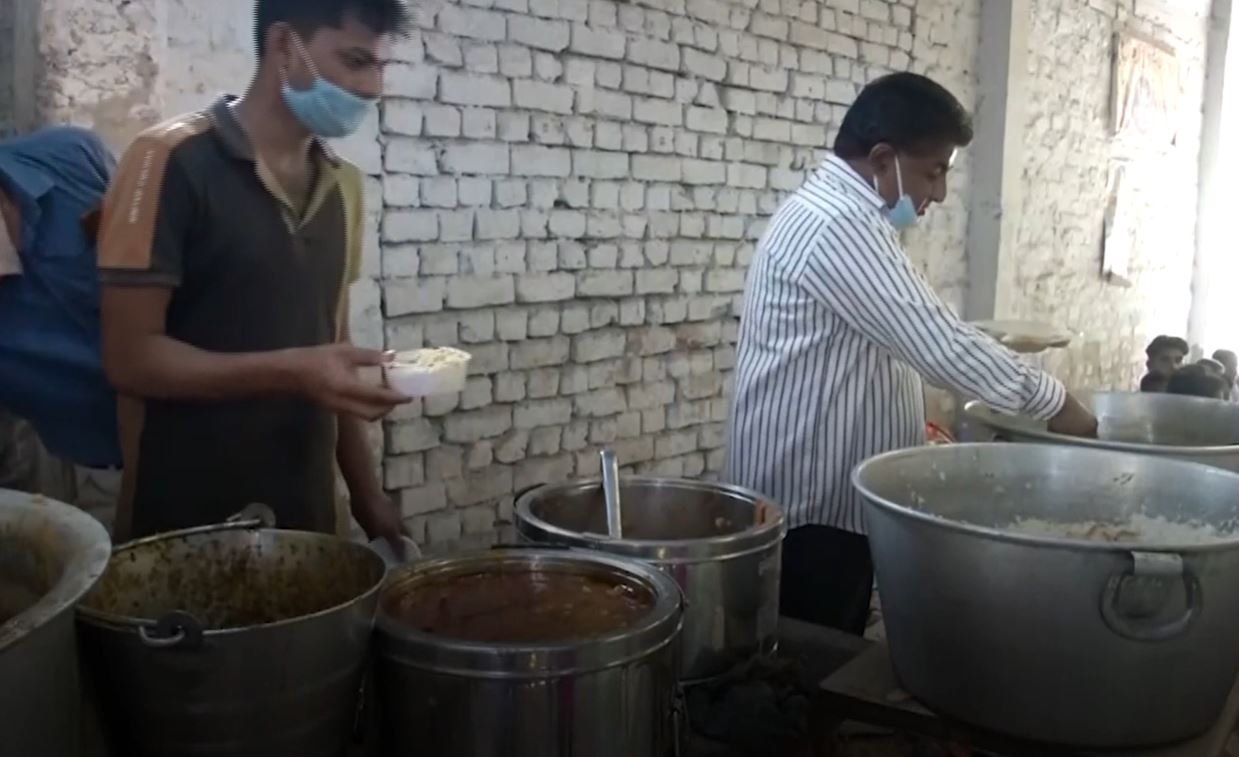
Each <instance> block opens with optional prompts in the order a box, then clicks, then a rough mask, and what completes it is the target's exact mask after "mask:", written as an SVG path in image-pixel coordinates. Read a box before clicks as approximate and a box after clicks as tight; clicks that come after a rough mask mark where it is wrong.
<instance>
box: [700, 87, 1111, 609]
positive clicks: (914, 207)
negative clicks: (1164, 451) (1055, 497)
mask: <svg viewBox="0 0 1239 757" xmlns="http://www.w3.org/2000/svg"><path fill="white" fill-rule="evenodd" d="M971 140H972V126H971V122H970V118H969V116H968V114H967V112H966V111H965V110H964V108H963V106H961V105H960V104H959V102H958V101H957V100H956V99H955V98H954V97H953V96H952V95H951V93H949V92H947V91H946V90H945V89H943V88H942V87H941V86H939V85H938V84H936V83H935V82H933V81H931V80H930V79H927V78H925V77H923V76H919V75H917V74H912V73H897V74H891V75H889V76H885V77H882V78H880V79H877V80H875V81H873V82H872V83H870V84H869V85H868V86H866V87H865V88H864V90H863V91H862V92H861V94H860V96H859V97H858V98H857V99H856V101H855V102H854V103H853V104H852V106H851V107H850V108H849V109H848V112H847V114H846V115H845V116H844V119H843V123H842V124H841V126H840V129H839V134H838V137H837V139H836V140H835V144H834V154H833V155H830V156H829V157H827V158H826V159H825V160H824V161H822V163H821V164H820V165H819V166H818V167H817V169H816V170H815V171H813V172H812V173H811V174H810V175H809V177H808V178H807V179H806V180H805V182H804V184H803V185H801V187H800V189H799V190H797V191H796V192H795V193H793V194H792V195H791V196H790V197H789V198H788V199H786V200H785V201H784V202H783V204H782V205H781V206H780V207H779V209H778V211H777V212H776V213H775V215H774V217H773V218H772V219H771V222H770V224H769V226H768V227H767V229H766V231H765V234H764V235H763V236H762V239H761V241H760V243H759V244H758V249H757V254H756V257H755V259H754V261H753V264H752V267H751V269H750V272H749V278H748V284H747V288H746V293H745V296H744V312H743V315H742V317H741V320H740V340H739V348H738V354H737V360H738V363H737V366H736V371H735V387H734V392H733V399H732V404H731V410H730V416H729V420H728V431H727V459H726V468H725V473H724V478H725V480H727V481H728V482H731V483H735V484H739V485H741V486H745V487H748V488H750V489H754V490H756V491H758V492H761V493H762V494H763V495H765V496H767V497H769V498H770V499H771V500H772V501H774V502H777V503H779V504H780V505H781V506H783V508H784V509H785V511H786V513H787V517H788V524H789V525H790V526H791V530H790V531H789V532H788V534H787V538H786V541H785V542H784V545H783V564H782V574H781V587H782V588H781V596H780V607H781V609H782V610H783V613H784V614H785V615H789V616H791V617H794V618H798V619H800V620H805V621H809V622H812V623H817V624H820V625H826V626H832V627H835V628H839V629H842V630H845V631H849V632H852V633H860V632H862V631H863V629H864V625H865V620H866V618H867V616H868V612H869V604H870V593H871V589H872V587H873V566H872V563H871V562H870V558H869V546H868V540H867V539H866V537H865V521H864V516H863V513H862V509H861V501H860V496H859V494H858V493H857V491H856V490H855V488H854V487H853V486H852V485H851V481H850V476H851V473H852V470H853V469H854V468H855V467H856V465H857V464H858V463H860V462H861V461H862V460H864V459H865V458H868V457H871V456H873V455H876V454H879V453H881V452H887V451H889V450H894V449H899V448H903V447H912V446H916V445H919V444H923V443H924V441H925V407H924V387H923V385H922V377H924V380H927V381H930V382H932V383H934V384H936V385H938V386H941V387H944V388H948V389H951V390H954V391H956V392H959V393H960V394H963V395H965V396H969V397H976V398H979V399H981V400H984V401H985V402H986V403H988V404H989V405H991V406H993V407H995V408H997V409H998V410H1001V411H1002V412H1006V413H1013V414H1015V413H1018V414H1024V415H1028V416H1032V417H1034V418H1038V419H1041V420H1048V421H1049V422H1050V427H1051V428H1052V429H1054V430H1055V431H1058V432H1060V433H1067V434H1078V435H1082V436H1085V435H1091V434H1095V433H1096V429H1097V421H1096V419H1095V418H1094V417H1093V416H1092V415H1091V414H1090V413H1089V412H1088V411H1087V410H1086V409H1085V408H1084V407H1083V406H1082V405H1081V404H1080V403H1079V402H1078V401H1076V400H1075V399H1074V398H1072V397H1071V396H1070V395H1069V394H1068V393H1067V391H1066V390H1065V389H1064V388H1063V385H1062V384H1061V383H1060V382H1058V381H1057V380H1055V379H1054V378H1053V377H1051V376H1050V375H1048V374H1046V373H1045V372H1043V371H1041V370H1039V369H1037V368H1035V367H1033V366H1031V365H1029V364H1027V363H1025V362H1023V361H1021V360H1020V359H1019V357H1017V356H1016V355H1015V354H1014V353H1012V352H1011V351H1010V350H1007V349H1006V348H1004V347H1003V346H1001V345H1000V344H998V343H997V342H995V341H994V340H993V339H991V338H989V337H987V336H985V335H984V334H982V333H981V332H980V331H978V330H977V329H975V328H973V327H972V326H970V325H969V324H967V323H965V322H964V321H962V320H960V319H959V318H958V317H957V316H956V315H955V314H954V313H953V312H951V309H950V308H949V307H947V306H946V305H945V304H944V303H943V302H942V300H941V299H939V298H938V296H937V295H936V294H935V293H934V291H933V289H932V288H931V287H930V286H929V284H928V283H927V282H926V281H925V279H924V277H923V276H922V275H921V274H920V272H919V271H918V270H917V267H916V265H914V264H913V263H912V261H911V260H910V259H909V258H908V256H907V254H906V253H905V252H904V250H903V246H902V245H901V243H900V239H899V232H900V231H902V230H904V229H906V228H908V227H910V226H913V225H914V224H916V222H917V220H918V218H919V217H920V216H921V215H922V214H924V213H925V211H926V210H927V209H928V208H929V206H930V205H931V204H933V203H935V202H942V201H943V200H944V199H945V197H946V189H947V175H948V172H949V171H950V168H951V163H952V160H953V158H954V156H955V152H956V150H957V149H958V148H960V147H964V146H966V145H967V144H968V143H969V142H970V141H971Z"/></svg>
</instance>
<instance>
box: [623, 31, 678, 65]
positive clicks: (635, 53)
mask: <svg viewBox="0 0 1239 757" xmlns="http://www.w3.org/2000/svg"><path fill="white" fill-rule="evenodd" d="M627 57H628V60H630V61H632V62H633V63H640V64H641V65H644V66H649V67H650V68H658V69H662V70H664V71H678V70H679V69H680V48H679V46H677V45H675V44H673V43H669V42H660V41H658V40H654V39H650V38H649V37H635V38H633V39H632V40H631V41H630V42H629V43H628V54H627Z"/></svg>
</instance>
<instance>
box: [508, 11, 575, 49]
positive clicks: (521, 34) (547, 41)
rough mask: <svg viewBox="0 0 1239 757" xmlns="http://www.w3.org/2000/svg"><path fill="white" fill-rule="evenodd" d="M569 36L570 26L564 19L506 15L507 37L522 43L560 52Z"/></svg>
mask: <svg viewBox="0 0 1239 757" xmlns="http://www.w3.org/2000/svg"><path fill="white" fill-rule="evenodd" d="M570 36H571V27H570V26H569V25H568V22H566V21H550V20H547V19H542V18H533V17H530V16H509V17H508V37H509V38H510V39H511V40H512V41H513V42H519V43H520V44H522V45H527V46H529V47H533V48H537V49H539V50H550V51H552V52H561V51H563V50H565V49H567V47H568V42H569V38H570Z"/></svg>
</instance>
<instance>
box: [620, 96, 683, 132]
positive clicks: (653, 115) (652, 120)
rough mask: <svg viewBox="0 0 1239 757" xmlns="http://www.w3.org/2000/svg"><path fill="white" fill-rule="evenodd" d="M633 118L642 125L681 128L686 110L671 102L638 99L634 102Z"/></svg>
mask: <svg viewBox="0 0 1239 757" xmlns="http://www.w3.org/2000/svg"><path fill="white" fill-rule="evenodd" d="M632 118H633V120H634V121H640V122H642V123H649V124H663V125H666V126H679V125H680V124H681V123H683V120H684V108H683V106H681V105H680V104H679V103H676V102H671V101H669V100H659V99H654V98H649V97H638V98H636V99H635V100H634V101H633V108H632Z"/></svg>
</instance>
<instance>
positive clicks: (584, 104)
mask: <svg viewBox="0 0 1239 757" xmlns="http://www.w3.org/2000/svg"><path fill="white" fill-rule="evenodd" d="M577 111H578V112H579V113H581V114H585V115H588V114H591V113H594V114H597V115H600V116H605V117H607V118H613V119H616V120H618V121H627V120H629V119H630V118H632V112H633V104H632V97H630V96H629V95H626V94H624V93H622V92H608V91H607V90H602V89H583V90H581V91H580V92H578V93H577Z"/></svg>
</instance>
